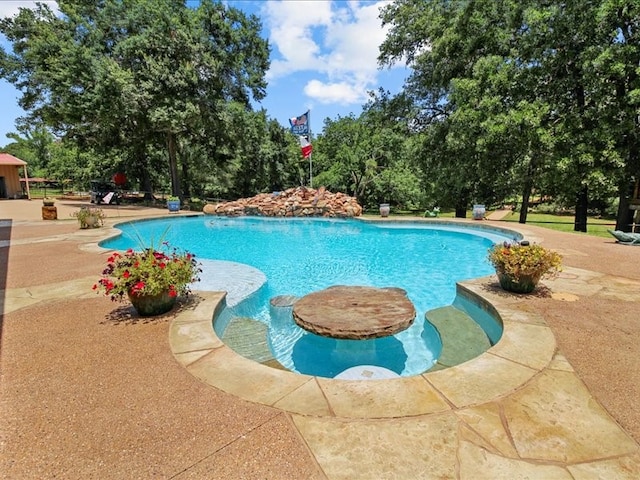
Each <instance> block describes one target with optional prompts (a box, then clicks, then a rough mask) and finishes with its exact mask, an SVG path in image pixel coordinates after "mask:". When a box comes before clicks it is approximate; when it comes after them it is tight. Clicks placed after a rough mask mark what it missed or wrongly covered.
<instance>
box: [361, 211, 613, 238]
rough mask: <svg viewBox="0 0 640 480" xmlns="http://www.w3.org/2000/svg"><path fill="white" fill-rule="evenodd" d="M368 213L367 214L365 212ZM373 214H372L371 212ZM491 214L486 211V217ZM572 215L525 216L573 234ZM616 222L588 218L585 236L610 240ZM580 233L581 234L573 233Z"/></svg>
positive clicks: (514, 217) (447, 214) (512, 218)
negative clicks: (608, 230) (609, 230)
mask: <svg viewBox="0 0 640 480" xmlns="http://www.w3.org/2000/svg"><path fill="white" fill-rule="evenodd" d="M367 213H369V212H367ZM371 213H372V214H373V212H371ZM393 213H395V214H396V215H418V216H422V214H423V212H419V213H418V212H392V214H393ZM491 213H492V212H491V211H487V213H486V214H487V216H488V215H490V214H491ZM439 217H442V218H454V217H455V212H454V211H453V210H452V211H444V210H443V211H441V212H440V215H439ZM467 218H472V212H471V210H469V211H467ZM519 219H520V212H513V213H511V214H509V215H507V216H506V217H505V218H503V219H502V221H504V222H513V223H517V222H518V220H519ZM573 221H574V216H573V213H570V214H552V213H533V212H529V214H528V215H527V224H528V225H537V226H539V227H544V228H550V229H552V230H559V231H562V232H574V230H573ZM615 227H616V221H615V220H614V219H611V218H595V217H588V219H587V233H586V235H594V236H597V237H605V238H611V234H610V233H609V232H607V229H611V230H615ZM574 233H582V232H574Z"/></svg>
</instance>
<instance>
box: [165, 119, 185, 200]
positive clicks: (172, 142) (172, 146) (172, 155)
mask: <svg viewBox="0 0 640 480" xmlns="http://www.w3.org/2000/svg"><path fill="white" fill-rule="evenodd" d="M177 150H178V147H177V140H176V135H175V134H174V133H173V132H167V151H168V154H169V173H170V175H171V195H174V196H176V197H180V198H182V191H181V188H180V177H179V175H178V158H177V157H178V155H177Z"/></svg>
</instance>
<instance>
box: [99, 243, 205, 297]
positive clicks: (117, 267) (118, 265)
mask: <svg viewBox="0 0 640 480" xmlns="http://www.w3.org/2000/svg"><path fill="white" fill-rule="evenodd" d="M201 272H202V269H201V268H200V264H199V263H198V262H197V261H196V258H195V255H194V254H192V253H189V252H186V251H179V250H178V249H177V248H176V247H171V246H170V245H169V243H168V242H162V243H161V248H155V247H154V246H153V245H152V246H150V247H147V248H144V249H143V250H141V251H136V250H133V249H131V248H130V249H128V250H127V251H126V252H125V253H124V254H121V253H119V252H113V253H112V254H111V255H110V256H109V258H107V266H106V268H105V269H104V270H103V271H102V276H101V277H100V279H99V280H98V282H97V283H95V284H94V285H93V290H96V291H97V292H98V293H100V292H103V293H104V294H105V295H106V296H109V297H111V300H113V301H124V300H125V298H128V297H129V296H130V295H136V296H141V295H159V294H161V293H164V292H168V294H169V296H170V297H177V296H179V295H185V296H187V295H189V294H190V293H191V289H190V284H191V283H192V282H197V281H199V280H200V278H199V277H198V275H199V274H200V273H201Z"/></svg>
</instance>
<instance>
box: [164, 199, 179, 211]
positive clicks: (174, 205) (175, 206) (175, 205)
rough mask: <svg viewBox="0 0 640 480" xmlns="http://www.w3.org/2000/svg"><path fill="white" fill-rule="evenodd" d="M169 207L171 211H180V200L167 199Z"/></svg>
mask: <svg viewBox="0 0 640 480" xmlns="http://www.w3.org/2000/svg"><path fill="white" fill-rule="evenodd" d="M167 208H168V209H169V211H170V212H179V211H180V200H167Z"/></svg>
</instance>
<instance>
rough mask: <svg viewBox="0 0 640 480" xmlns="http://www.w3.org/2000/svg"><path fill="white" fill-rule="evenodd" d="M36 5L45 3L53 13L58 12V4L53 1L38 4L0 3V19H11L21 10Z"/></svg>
mask: <svg viewBox="0 0 640 480" xmlns="http://www.w3.org/2000/svg"><path fill="white" fill-rule="evenodd" d="M36 3H46V4H47V5H49V8H51V10H53V11H54V12H55V11H57V10H58V2H55V1H53V0H39V2H37V1H32V2H30V1H25V2H19V1H16V2H14V1H0V18H4V17H13V16H14V15H16V14H17V13H18V12H19V11H20V9H21V8H36Z"/></svg>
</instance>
